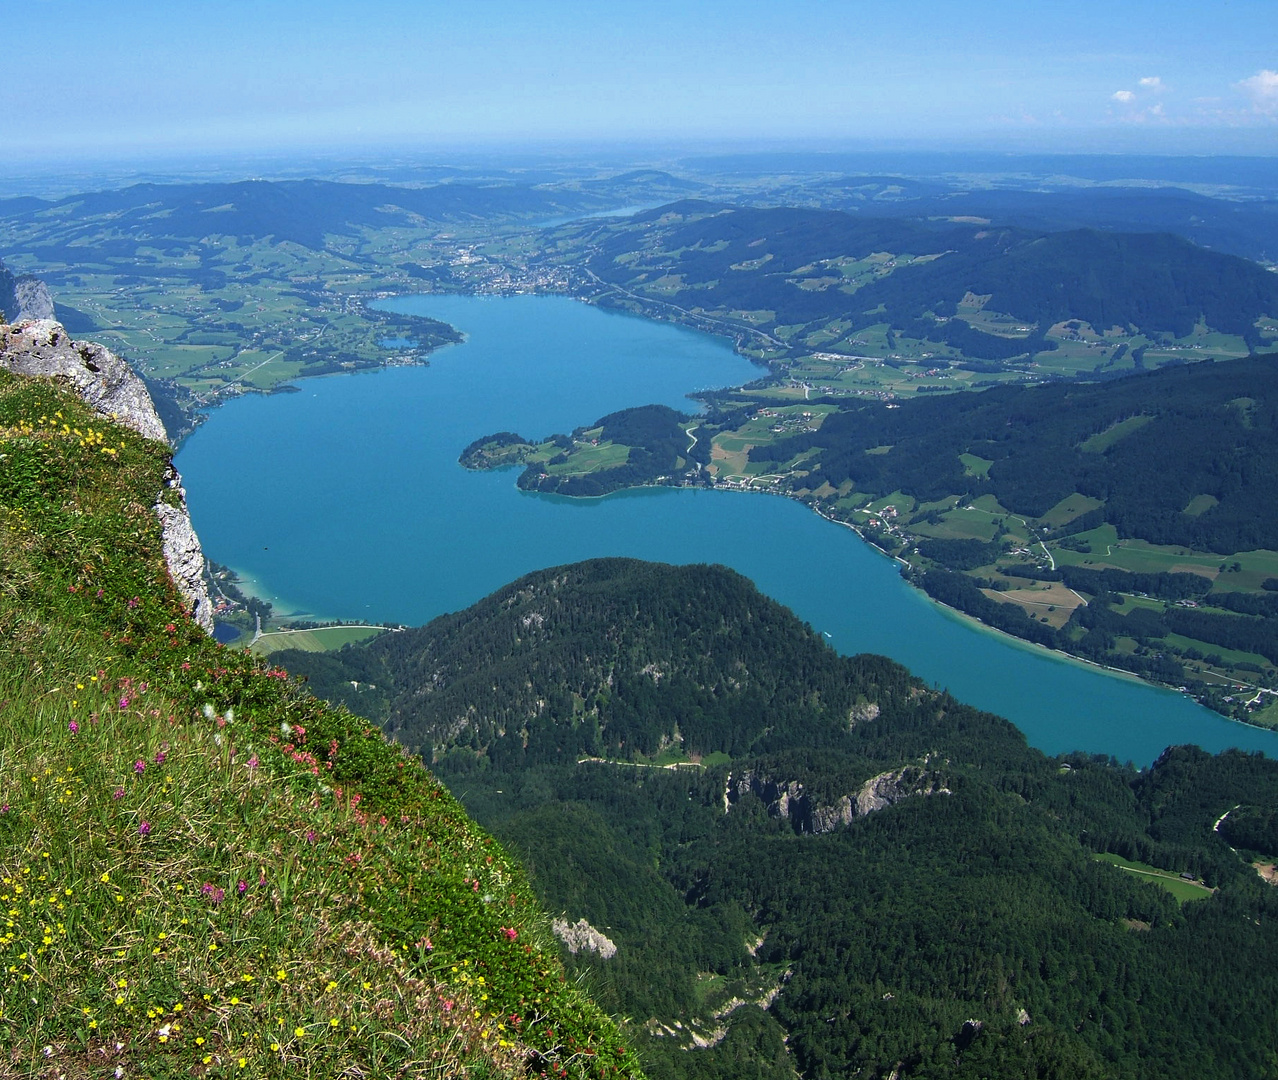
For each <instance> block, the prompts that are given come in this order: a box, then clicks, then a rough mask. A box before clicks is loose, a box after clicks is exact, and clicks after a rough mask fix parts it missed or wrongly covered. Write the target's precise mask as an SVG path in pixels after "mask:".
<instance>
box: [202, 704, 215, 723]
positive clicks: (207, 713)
mask: <svg viewBox="0 0 1278 1080" xmlns="http://www.w3.org/2000/svg"><path fill="white" fill-rule="evenodd" d="M200 711H201V712H203V713H204V719H205V720H212V719H213V714H214V713H215V712H216V711H217V710H216V709H214V708H213V706H212V704H211V703H209V702H207V701H206V702H205V703H204V708H203V709H202V710H200Z"/></svg>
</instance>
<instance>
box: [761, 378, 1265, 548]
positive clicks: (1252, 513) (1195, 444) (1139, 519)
mask: <svg viewBox="0 0 1278 1080" xmlns="http://www.w3.org/2000/svg"><path fill="white" fill-rule="evenodd" d="M1134 418H1140V420H1141V421H1142V422H1141V423H1140V424H1139V425H1130V427H1131V430H1129V431H1127V432H1125V433H1122V434H1121V436H1120V437H1118V438H1116V439H1114V440H1113V441H1112V442H1108V443H1107V444H1106V445H1103V446H1102V447H1099V448H1097V449H1089V447H1088V445H1087V444H1088V440H1089V439H1091V438H1092V437H1093V436H1099V435H1102V434H1104V433H1106V432H1109V431H1110V430H1111V429H1113V428H1115V427H1116V425H1118V424H1119V423H1121V422H1122V421H1125V420H1132V419H1134ZM876 447H877V448H882V447H890V449H889V450H887V451H886V452H882V451H881V450H880V452H879V453H875V454H868V453H866V451H868V450H872V449H875V448H876ZM813 449H816V450H817V451H818V454H817V455H816V457H815V459H814V460H813V462H812V463H811V464H810V465H808V466H807V467H808V468H809V470H810V471H809V475H808V478H807V479H808V484H807V486H810V487H813V488H815V487H817V486H819V485H820V484H821V483H822V482H826V483H829V484H831V485H832V486H834V487H838V486H839V485H840V484H843V483H844V482H845V481H851V483H852V485H853V487H854V489H855V490H857V491H864V492H869V493H871V494H875V495H881V494H888V493H889V492H892V491H903V492H905V493H907V494H910V495H913V496H915V497H916V498H917V499H918V500H919V501H921V502H928V501H934V500H937V499H942V498H944V497H946V496H947V495H960V496H962V497H964V498H973V497H976V496H979V495H982V494H985V493H990V494H993V495H994V496H995V497H996V498H997V499H998V501H999V503H1000V504H1001V505H1003V506H1005V507H1007V508H1008V509H1009V510H1011V511H1013V512H1014V513H1018V514H1024V515H1027V516H1029V517H1039V516H1041V515H1042V514H1045V513H1046V512H1047V511H1048V510H1049V509H1051V508H1052V507H1053V506H1054V505H1055V504H1056V503H1058V502H1060V501H1061V500H1062V499H1064V498H1065V497H1066V496H1068V495H1070V494H1072V493H1073V492H1076V491H1077V492H1081V493H1082V494H1084V495H1089V496H1092V497H1094V498H1097V499H1100V500H1102V501H1103V502H1104V504H1105V505H1104V508H1103V511H1101V512H1098V513H1096V514H1095V515H1094V518H1095V520H1094V521H1090V522H1088V523H1083V524H1084V527H1086V528H1091V527H1094V525H1095V524H1100V522H1101V521H1107V522H1109V523H1111V524H1113V525H1114V526H1116V527H1117V529H1118V532H1119V535H1120V536H1136V537H1140V538H1141V539H1144V540H1149V541H1150V542H1152V543H1157V544H1183V545H1185V546H1187V547H1193V548H1196V549H1199V550H1207V551H1215V552H1220V553H1222V554H1232V553H1233V552H1236V551H1245V550H1249V549H1252V548H1262V547H1263V548H1274V547H1278V356H1273V355H1269V356H1257V357H1250V358H1248V359H1245V360H1235V361H1231V362H1229V363H1227V364H1191V365H1184V366H1180V367H1172V368H1163V369H1160V370H1159V371H1154V372H1148V373H1145V374H1139V375H1132V376H1128V377H1126V378H1123V379H1116V380H1114V381H1112V382H1103V383H1090V384H1077V383H1070V384H1061V383H1052V384H1047V385H1042V386H1030V387H1022V386H1006V387H993V388H991V389H989V390H987V391H985V392H984V393H981V394H973V395H936V396H934V397H926V398H920V399H918V400H916V401H906V402H901V403H900V406H899V408H895V409H885V408H884V407H883V406H882V405H881V404H878V403H874V404H869V403H865V404H863V403H856V404H842V405H841V406H840V408H839V411H838V412H837V413H834V414H832V415H830V416H828V417H827V418H826V420H825V422H824V423H823V424H822V425H821V427H820V428H818V429H817V430H816V431H814V432H810V433H804V434H800V435H794V436H791V437H790V438H787V439H783V440H778V441H777V442H775V443H773V444H771V445H769V446H760V447H756V448H755V449H754V450H752V451H751V453H750V458H751V460H752V461H769V462H772V461H789V460H791V459H793V458H795V457H797V456H798V455H799V454H802V453H804V452H807V451H809V450H813ZM964 453H971V454H975V455H977V456H979V457H982V458H987V459H990V460H992V461H993V464H992V465H991V466H990V467H989V472H988V475H972V474H970V472H969V470H966V469H965V467H964V465H963V462H962V461H960V460H959V455H961V454H964ZM1197 495H1210V496H1212V498H1214V499H1215V500H1216V503H1215V504H1214V505H1212V506H1211V507H1210V508H1209V509H1207V510H1205V511H1204V512H1202V513H1199V514H1197V515H1194V514H1191V513H1187V512H1186V511H1185V508H1186V507H1187V506H1188V504H1189V502H1190V500H1192V499H1193V498H1194V497H1195V496H1197ZM1075 528H1077V524H1075Z"/></svg>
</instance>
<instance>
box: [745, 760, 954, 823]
mask: <svg viewBox="0 0 1278 1080" xmlns="http://www.w3.org/2000/svg"><path fill="white" fill-rule="evenodd" d="M948 794H950V789H949V788H948V787H946V785H945V781H944V780H943V779H942V777H941V775H940V774H939V773H938V772H936V771H935V770H933V769H929V768H927V767H926V765H925V764H924V765H904V766H902V767H901V768H899V769H889V770H888V771H886V772H881V773H879V774H878V775H877V776H872V777H870V778H869V779H868V780H866V781H865V783H863V784H862V785H861V786H860V787H859V788H857V790H856V791H853V792H849V793H847V794H846V795H841V796H839V797H838V798H837V799H835V800H833V801H832V802H826V803H822V802H819V801H818V800H817V799H815V798H814V797H813V796H812V795H811V794H810V793H809V792H807V791H806V790H805V789H804V786H803V784H802V783H801V782H800V781H798V780H776V779H773V778H771V777H768V776H764V775H762V774H760V773H757V772H755V771H753V770H747V771H745V772H743V773H740V774H729V776H728V782H727V785H726V787H725V789H724V793H723V807H724V811H725V812H731V810H732V807H733V806H734V805H736V804H737V803H738V802H740V801H741V800H742V799H743V798H745V797H746V796H747V795H754V796H755V797H756V798H758V799H760V800H762V802H763V803H764V805H765V806H766V807H767V810H768V813H769V815H771V816H772V817H780V818H784V819H786V820H787V821H789V822H790V823H791V824H793V825H794V828H795V831H796V832H801V833H826V832H831V831H833V830H834V829H837V828H839V827H840V826H842V825H849V824H851V822H852V820H853V819H854V818H858V817H865V816H866V815H867V814H872V813H874V811H875V810H882V809H883V808H884V807H887V806H891V805H892V804H893V803H897V802H900V801H901V800H902V799H910V798H914V797H916V796H920V795H948Z"/></svg>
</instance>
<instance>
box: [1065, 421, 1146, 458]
mask: <svg viewBox="0 0 1278 1080" xmlns="http://www.w3.org/2000/svg"><path fill="white" fill-rule="evenodd" d="M1152 419H1154V418H1153V417H1152V416H1131V417H1128V418H1127V419H1126V420H1120V421H1118V423H1116V424H1111V425H1110V426H1109V427H1107V428H1106V429H1105V430H1104V431H1101V432H1098V433H1097V434H1095V435H1093V436H1092V437H1091V438H1090V439H1085V440H1084V441H1083V442H1082V443H1081V444H1080V445H1079V449H1080V450H1084V451H1086V452H1087V453H1091V454H1103V453H1104V452H1105V451H1106V450H1108V449H1109V448H1110V447H1111V446H1113V445H1114V444H1115V443H1116V442H1118V441H1119V440H1120V439H1121V438H1123V436H1125V435H1130V434H1131V433H1132V432H1133V431H1138V430H1139V429H1140V428H1143V427H1144V426H1145V425H1146V424H1148V423H1149V422H1150V421H1151V420H1152Z"/></svg>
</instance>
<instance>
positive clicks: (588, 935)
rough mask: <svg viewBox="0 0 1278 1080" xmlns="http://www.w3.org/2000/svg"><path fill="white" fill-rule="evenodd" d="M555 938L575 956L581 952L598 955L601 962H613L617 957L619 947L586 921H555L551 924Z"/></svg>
mask: <svg viewBox="0 0 1278 1080" xmlns="http://www.w3.org/2000/svg"><path fill="white" fill-rule="evenodd" d="M550 929H551V930H553V931H554V933H555V937H557V938H558V939H559V940H560V941H562V942H563V943H564V946H565V947H566V948H567V949H568V951H569V952H570V953H572V954H573V955H574V956H575V955H576V954H577V953H579V952H593V953H598V954H599V958H600V959H601V960H611V959H612V958H613V957H614V956H616V955H617V946H616V945H615V944H613V942H612V940H611V939H610V938H608V937H607V936H606V935H604V934H603V933H601V932H600V931H598V930H596V929H595V928H594V927H593V926H591V925H590V923H588V922H586V920H585V919H578V920H577V921H576V922H575V923H570V922H569V921H568V920H567V919H555V920H554V921H553V922H552V923H551V924H550Z"/></svg>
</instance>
